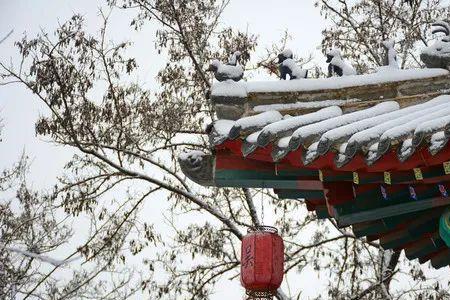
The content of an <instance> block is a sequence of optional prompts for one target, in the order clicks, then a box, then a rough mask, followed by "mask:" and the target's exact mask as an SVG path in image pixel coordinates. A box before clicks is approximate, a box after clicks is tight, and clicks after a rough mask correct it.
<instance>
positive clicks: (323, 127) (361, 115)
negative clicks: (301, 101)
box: [290, 101, 398, 150]
mask: <svg viewBox="0 0 450 300" xmlns="http://www.w3.org/2000/svg"><path fill="white" fill-rule="evenodd" d="M395 108H398V104H397V103H396V102H394V101H388V102H383V103H379V104H377V105H375V106H373V107H371V108H368V109H364V110H360V111H355V112H352V113H349V114H344V115H342V116H338V117H334V118H331V119H328V120H325V121H321V122H318V123H314V124H310V125H307V126H303V127H300V128H299V129H297V130H296V131H294V133H293V134H292V138H291V142H290V144H291V149H292V150H294V149H297V148H298V146H299V143H300V144H301V143H303V141H304V140H308V139H311V138H315V136H317V135H322V134H323V133H325V132H326V131H329V130H331V129H334V128H336V127H339V126H344V125H347V124H351V123H353V122H356V121H359V120H363V119H367V118H370V117H373V116H377V115H381V114H384V113H387V112H390V111H392V110H394V109H395Z"/></svg>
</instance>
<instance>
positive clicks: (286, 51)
mask: <svg viewBox="0 0 450 300" xmlns="http://www.w3.org/2000/svg"><path fill="white" fill-rule="evenodd" d="M281 55H283V56H284V57H287V58H289V57H293V56H294V54H293V53H292V50H291V49H284V50H283V52H281Z"/></svg>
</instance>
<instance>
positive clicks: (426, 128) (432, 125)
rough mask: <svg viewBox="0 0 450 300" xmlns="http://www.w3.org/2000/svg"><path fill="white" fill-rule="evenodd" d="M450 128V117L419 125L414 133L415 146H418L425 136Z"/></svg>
mask: <svg viewBox="0 0 450 300" xmlns="http://www.w3.org/2000/svg"><path fill="white" fill-rule="evenodd" d="M449 126H450V116H449V115H446V116H443V117H440V118H436V119H434V120H430V121H427V122H424V123H422V124H419V125H418V126H417V127H416V129H415V131H414V138H413V144H414V146H416V147H417V146H418V145H419V144H420V142H421V141H422V139H423V136H424V135H429V134H431V133H434V132H437V131H439V130H443V129H445V128H448V127H449Z"/></svg>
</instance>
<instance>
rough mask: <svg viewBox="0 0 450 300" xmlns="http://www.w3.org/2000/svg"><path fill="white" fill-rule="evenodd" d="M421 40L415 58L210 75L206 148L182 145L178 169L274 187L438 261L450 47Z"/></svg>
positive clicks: (444, 206) (447, 153) (444, 258)
mask: <svg viewBox="0 0 450 300" xmlns="http://www.w3.org/2000/svg"><path fill="white" fill-rule="evenodd" d="M439 42H440V43H443V42H442V41H439ZM449 45H450V42H449ZM431 47H434V48H431V49H425V50H424V51H423V53H424V56H423V58H422V59H423V61H424V62H425V64H426V65H427V66H428V67H429V68H423V69H398V68H392V67H389V66H386V67H382V68H380V69H379V70H378V71H377V72H374V73H371V74H362V75H349V76H341V77H330V78H318V79H304V78H301V79H297V80H280V81H275V80H274V81H265V82H247V81H243V80H240V81H236V80H225V81H221V82H216V83H215V84H214V85H213V86H212V88H211V91H210V99H211V101H212V102H213V103H214V105H215V109H216V114H217V120H216V121H214V122H213V123H212V124H211V125H210V126H209V127H208V128H207V132H208V134H209V137H210V145H211V152H210V153H203V152H199V151H192V152H188V153H186V154H183V155H182V156H181V157H180V158H179V162H180V165H181V168H182V170H183V172H184V173H185V174H186V175H187V176H188V177H189V178H190V179H191V180H193V181H195V182H197V183H198V184H200V185H203V186H217V187H248V188H270V189H273V190H274V192H275V193H276V194H277V195H278V197H279V199H280V200H281V199H287V198H289V199H299V201H304V203H305V205H306V207H307V208H308V210H310V211H314V212H315V213H316V214H317V217H318V218H333V219H335V220H336V223H337V224H338V226H341V227H348V226H351V228H352V230H353V232H354V234H355V235H356V236H358V237H366V238H367V240H369V241H372V240H379V242H380V245H381V246H382V247H383V248H384V249H394V250H396V251H400V250H404V252H405V255H406V257H408V258H409V259H411V260H413V259H418V260H419V262H420V263H425V262H427V261H431V264H432V266H433V267H435V268H441V267H445V266H448V265H449V264H450V214H449V213H448V211H449V210H450V145H449V143H448V141H449V139H450V73H449V71H448V68H447V66H448V64H447V60H448V59H449V58H448V56H446V55H447V54H445V55H444V54H440V53H436V51H441V50H440V49H442V46H441V47H440V48H439V50H436V49H435V48H436V47H435V46H431ZM281 201H282V200H281Z"/></svg>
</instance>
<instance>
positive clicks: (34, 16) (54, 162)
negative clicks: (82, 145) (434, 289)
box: [0, 0, 326, 299]
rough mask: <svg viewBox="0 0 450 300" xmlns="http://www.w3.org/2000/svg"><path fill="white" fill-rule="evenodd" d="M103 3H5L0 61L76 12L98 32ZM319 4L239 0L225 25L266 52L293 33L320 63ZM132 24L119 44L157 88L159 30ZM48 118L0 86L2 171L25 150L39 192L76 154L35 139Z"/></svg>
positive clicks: (312, 287) (119, 19)
mask: <svg viewBox="0 0 450 300" xmlns="http://www.w3.org/2000/svg"><path fill="white" fill-rule="evenodd" d="M103 4H104V1H102V0H100V1H94V0H76V1H74V0H0V37H2V36H4V35H5V34H6V33H7V32H9V31H10V29H14V33H13V35H12V36H11V37H10V38H9V39H8V40H7V41H6V42H5V43H3V44H2V45H0V59H1V60H3V61H7V60H9V59H11V60H12V61H13V62H17V55H16V53H17V51H16V49H15V48H14V46H13V43H14V41H15V40H18V39H20V38H21V36H22V34H23V33H24V32H26V33H27V34H30V35H33V34H34V33H37V32H38V31H39V30H40V28H44V29H46V30H47V31H49V32H52V31H53V29H55V28H56V27H57V25H58V23H63V22H64V21H65V20H66V19H67V18H69V17H70V16H71V15H72V14H73V13H81V14H82V15H84V16H85V18H86V20H87V21H88V22H87V23H88V26H89V30H91V31H96V30H98V25H99V22H100V20H99V18H97V12H98V7H99V6H100V5H103ZM313 4H314V0H301V1H294V0H264V1H263V0H245V1H244V0H239V1H238V0H233V1H231V5H230V6H229V7H228V9H227V10H226V12H225V14H224V18H223V19H222V22H223V24H224V25H227V26H233V27H239V28H241V29H245V28H248V30H249V32H252V33H255V34H257V35H259V43H260V49H263V48H264V46H265V45H267V46H268V45H270V44H271V43H272V42H273V41H278V40H279V39H280V38H281V36H282V34H283V32H284V31H285V30H286V29H288V30H289V32H290V34H291V36H292V41H291V42H290V43H289V45H288V46H289V48H291V49H292V50H293V51H294V53H296V54H298V55H299V56H306V55H308V54H309V53H312V52H316V54H317V57H316V59H317V61H318V62H319V61H321V60H322V57H320V54H319V53H318V52H317V51H316V50H317V48H318V46H319V45H320V40H321V30H322V27H323V21H322V18H321V17H320V15H319V11H318V9H317V8H315V7H314V5H313ZM129 22H130V15H129V14H127V13H125V12H123V11H121V12H119V11H118V12H116V13H115V14H114V15H113V22H112V23H111V25H110V32H114V35H113V38H114V39H115V40H118V41H121V40H131V41H133V42H134V47H133V48H132V50H130V51H131V53H130V54H131V55H133V56H136V57H137V61H138V64H139V65H140V67H141V71H140V75H139V76H140V81H145V82H146V83H148V85H149V86H150V87H152V86H153V85H154V83H155V82H154V76H155V75H156V72H157V71H158V70H159V68H160V67H161V66H162V65H163V64H164V58H162V57H159V56H158V55H157V54H156V53H155V51H154V47H153V44H154V43H153V42H154V34H153V32H154V30H155V28H152V27H150V26H147V27H146V28H145V29H144V30H143V31H139V32H135V31H133V30H130V28H129V26H128V24H129ZM43 113H46V111H45V108H44V107H43V106H41V105H40V104H39V102H38V101H36V99H34V97H33V95H32V94H30V93H29V92H27V91H25V90H24V89H23V88H22V87H18V86H13V85H8V86H4V87H0V116H1V117H2V118H3V123H4V125H5V128H4V132H3V136H2V138H3V142H1V143H0V168H2V167H4V166H8V165H10V164H11V163H13V162H14V161H16V160H17V158H18V157H19V155H20V153H21V151H22V150H23V149H25V151H26V153H27V154H29V155H30V156H31V157H32V158H33V164H32V174H31V178H30V182H31V183H32V184H33V185H34V186H35V187H47V186H48V185H51V184H52V183H53V182H54V180H55V178H56V176H57V175H58V174H60V172H61V168H62V166H63V164H64V162H65V161H67V160H68V159H69V158H70V156H71V152H70V151H67V150H66V149H63V148H61V147H55V146H54V145H52V144H50V143H47V142H45V141H43V140H42V139H39V138H37V137H36V136H35V131H34V122H35V121H36V119H37V117H38V116H39V115H40V114H43ZM158 198H159V199H154V202H153V205H152V206H151V208H148V210H146V211H145V215H146V216H147V218H149V219H158V218H160V217H161V210H162V209H164V203H163V201H164V199H162V198H161V197H158ZM152 201H153V200H152ZM297 280H298V281H297ZM297 280H296V281H295V282H292V283H291V285H292V284H295V285H297V286H299V285H301V286H302V287H303V288H304V291H305V293H304V295H303V296H304V297H305V299H307V297H308V296H309V295H315V293H316V292H317V289H318V288H319V287H320V285H321V284H323V282H324V280H326V279H324V278H321V280H319V279H318V278H311V276H309V275H308V272H307V271H304V272H303V273H302V275H301V276H300V277H299V278H297ZM242 293H243V290H242V289H241V288H240V286H239V284H238V283H237V282H236V281H235V282H234V283H229V282H228V281H226V280H225V281H223V282H222V283H221V285H220V286H219V287H218V289H217V293H216V294H215V295H214V296H213V297H212V298H211V299H225V298H228V299H240V297H241V296H242Z"/></svg>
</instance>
